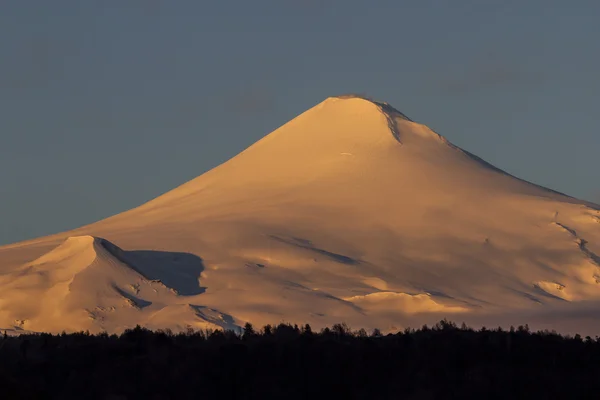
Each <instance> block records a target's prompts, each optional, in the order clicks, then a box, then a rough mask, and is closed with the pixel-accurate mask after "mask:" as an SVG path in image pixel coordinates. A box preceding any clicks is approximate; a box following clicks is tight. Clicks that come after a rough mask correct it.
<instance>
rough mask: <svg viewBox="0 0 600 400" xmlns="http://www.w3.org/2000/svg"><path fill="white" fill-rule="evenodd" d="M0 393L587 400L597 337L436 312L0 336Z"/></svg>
mask: <svg viewBox="0 0 600 400" xmlns="http://www.w3.org/2000/svg"><path fill="white" fill-rule="evenodd" d="M0 398H2V399H46V398H48V399H216V398H219V399H285V400H291V399H307V398H312V399H321V398H323V399H515V398H517V399H518V398H528V399H580V398H589V399H592V398H594V399H595V398H600V340H599V339H598V337H596V338H590V337H586V338H582V337H580V336H575V337H563V336H561V335H558V334H557V333H555V332H548V331H544V332H536V333H533V332H530V331H529V329H528V327H527V326H525V327H518V328H517V329H513V328H511V329H510V330H509V331H506V330H502V329H500V328H498V329H493V330H490V329H485V328H482V329H481V330H479V331H476V330H473V329H470V328H468V327H466V326H464V325H463V326H462V327H460V328H459V327H457V326H456V325H455V324H454V323H452V322H448V321H446V320H444V321H441V322H440V323H438V324H436V325H435V326H434V327H431V328H429V327H427V326H424V327H422V328H421V329H418V330H411V329H407V330H405V331H402V332H398V333H396V334H388V335H382V334H381V332H379V331H377V330H375V331H374V332H370V333H368V332H366V331H364V330H360V331H356V332H355V331H351V330H350V329H349V328H348V327H347V326H346V325H344V324H338V325H334V326H333V327H331V328H326V329H323V330H321V331H320V332H313V331H312V329H311V328H310V326H308V325H307V326H303V327H298V326H293V325H289V324H280V325H278V326H265V327H264V328H263V329H261V330H259V331H257V330H255V329H254V328H253V327H252V326H251V325H250V324H247V325H246V327H245V329H244V332H243V334H236V333H234V332H231V331H225V332H223V331H194V330H191V329H190V330H189V331H188V332H185V333H179V334H173V333H171V332H170V331H168V330H167V331H157V332H152V331H149V330H146V329H144V328H140V327H136V328H135V329H130V330H127V331H125V332H124V333H123V334H121V335H108V334H99V335H91V334H89V333H85V332H82V333H75V334H62V335H50V334H37V335H22V336H19V337H9V336H6V335H4V337H2V338H0Z"/></svg>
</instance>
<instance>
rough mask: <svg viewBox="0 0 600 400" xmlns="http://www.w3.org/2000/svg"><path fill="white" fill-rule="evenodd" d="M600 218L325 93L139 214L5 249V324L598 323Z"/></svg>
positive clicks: (383, 113)
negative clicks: (255, 140)
mask: <svg viewBox="0 0 600 400" xmlns="http://www.w3.org/2000/svg"><path fill="white" fill-rule="evenodd" d="M599 221H600V211H599V207H598V206H597V205H594V204H591V203H586V202H584V201H580V200H577V199H574V198H572V197H569V196H566V195H564V194H561V193H557V192H554V191H552V190H549V189H546V188H543V187H540V186H537V185H534V184H532V183H529V182H526V181H523V180H521V179H518V178H516V177H513V176H511V175H509V174H507V173H505V172H503V171H501V170H499V169H497V168H495V167H493V166H492V165H490V164H488V163H486V162H485V161H483V160H481V159H480V158H478V157H476V156H474V155H472V154H470V153H468V152H466V151H463V150H461V149H460V148H458V147H456V146H454V145H452V144H451V143H449V142H448V141H447V140H446V139H445V138H443V137H442V136H440V135H438V134H437V133H435V132H433V131H432V130H431V129H429V128H427V127H426V126H424V125H421V124H418V123H416V122H413V121H411V120H410V119H409V118H407V117H406V116H405V115H403V114H402V113H400V112H398V111H397V110H395V109H394V108H393V107H391V106H390V105H388V104H386V103H379V102H374V101H371V100H368V99H365V98H361V97H357V96H343V97H332V98H328V99H326V100H325V101H323V102H322V103H320V104H318V105H317V106H315V107H313V108H311V109H310V110H308V111H306V112H304V113H303V114H301V115H299V116H298V117H296V118H295V119H293V120H292V121H290V122H288V123H287V124H285V125H283V126H282V127H280V128H278V129H277V130H275V131H274V132H272V133H271V134H269V135H267V136H265V137H264V138H263V139H261V140H259V141H258V142H257V143H255V144H254V145H252V146H250V147H249V148H248V149H246V150H244V151H243V152H242V153H240V154H238V155H237V156H235V157H234V158H232V159H230V160H229V161H227V162H225V163H224V164H222V165H220V166H218V167H216V168H214V169H213V170H211V171H209V172H207V173H205V174H203V175H201V176H199V177H198V178H196V179H194V180H192V181H190V182H187V183H185V184H184V185H182V186H180V187H178V188H176V189H174V190H172V191H170V192H168V193H166V194H164V195H162V196H160V197H158V198H156V199H154V200H152V201H150V202H148V203H146V204H143V205H141V206H140V207H138V208H135V209H132V210H129V211H126V212H124V213H121V214H118V215H115V216H113V217H111V218H108V219H105V220H102V221H99V222H96V223H94V224H91V225H88V226H84V227H81V228H78V229H75V230H73V231H69V232H64V233H59V234H56V235H52V236H48V237H43V238H39V239H35V240H30V241H26V242H21V243H17V244H13V245H8V246H4V247H0V329H9V330H15V331H17V330H24V331H51V332H59V331H62V330H66V331H77V330H86V329H89V330H90V331H92V332H97V331H101V330H107V331H109V332H118V331H121V330H123V329H125V328H128V327H132V326H135V325H136V324H140V325H143V326H147V327H149V328H171V329H173V330H181V329H185V328H186V327H188V326H191V327H194V328H202V327H222V328H227V329H237V328H238V327H239V326H241V325H243V324H244V323H245V322H246V321H250V322H252V323H254V324H255V325H258V326H260V325H263V324H267V323H271V324H273V323H278V322H282V321H285V322H291V323H298V324H301V323H302V324H304V323H309V324H311V325H313V326H314V327H317V328H318V327H322V326H325V325H331V324H334V323H338V322H346V323H348V324H349V325H350V326H351V327H353V328H360V327H364V328H380V329H382V330H384V331H386V330H397V329H400V328H402V327H405V326H412V327H417V326H419V325H420V324H422V323H432V322H435V321H438V320H439V319H440V318H444V317H446V318H448V319H451V320H455V321H467V322H468V323H471V324H487V325H490V324H493V325H496V326H497V325H509V324H519V323H529V324H530V325H532V326H534V327H536V326H537V327H540V328H546V327H550V328H556V329H559V330H562V331H564V332H575V331H577V332H586V331H589V330H593V329H598V328H599V327H600V322H599V321H596V318H593V316H594V314H596V313H597V312H600V301H599V300H600V223H599Z"/></svg>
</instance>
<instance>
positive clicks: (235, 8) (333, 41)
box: [0, 0, 600, 244]
mask: <svg viewBox="0 0 600 400" xmlns="http://www.w3.org/2000/svg"><path fill="white" fill-rule="evenodd" d="M0 8H1V11H0V183H1V184H0V244H3V243H11V242H16V241H20V240H24V239H28V238H33V237H37V236H41V235H46V234H51V233H56V232H60V231H64V230H68V229H72V228H76V227H79V226H82V225H85V224H88V223H91V222H94V221H97V220H100V219H103V218H105V217H108V216H111V215H114V214H116V213H119V212H122V211H125V210H128V209H130V208H134V207H136V206H138V205H140V204H142V203H144V202H146V201H148V200H150V199H152V198H154V197H156V196H158V195H160V194H162V193H164V192H166V191H168V190H170V189H173V188H175V187H176V186H178V185H180V184H182V183H184V182H186V181H188V180H190V179H192V178H195V177H196V176H198V175H201V174H202V173H204V172H206V171H207V170H209V169H211V168H213V167H215V166H217V165H218V164H220V163H222V162H224V161H226V160H227V159H229V158H231V157H233V156H234V155H236V154H237V153H238V152H240V151H241V150H243V149H244V148H246V147H248V146H249V145H251V144H252V143H253V142H255V141H256V140H258V139H260V138H261V137H262V136H264V135H266V134H268V133H269V132H271V131H273V130H274V129H276V128H277V127H279V126H281V125H282V124H284V123H285V122H287V121H288V120H290V119H291V118H293V117H295V116H296V115H298V114H300V113H302V112H304V111H305V110H307V109H309V108H311V107H312V106H314V105H316V104H318V103H319V102H321V101H322V100H324V99H325V98H327V97H330V96H335V95H339V94H346V93H359V94H366V95H368V96H370V97H373V98H375V99H377V100H379V101H386V102H388V103H390V104H392V105H393V106H394V107H395V108H396V109H398V110H400V111H401V112H403V113H404V114H406V115H408V116H409V117H410V118H411V119H413V120H416V121H418V122H421V123H424V124H426V125H428V126H429V127H431V128H432V129H434V130H435V131H436V132H438V133H440V134H442V135H444V136H445V137H446V138H448V139H449V140H450V141H452V142H453V143H454V144H456V145H458V146H460V147H462V148H464V149H466V150H468V151H470V152H472V153H474V154H476V155H478V156H480V157H482V158H484V159H485V160H486V161H488V162H491V163H492V164H494V165H496V166H497V167H500V168H502V169H504V170H506V171H507V172H509V173H511V174H514V175H517V176H519V177H521V178H524V179H527V180H530V181H533V182H535V183H538V184H541V185H543V186H547V187H550V188H552V189H555V190H559V191H561V192H565V193H568V194H570V195H572V196H575V197H579V198H582V199H586V200H591V201H596V202H599V203H600V179H599V177H600V173H599V171H600V119H598V113H599V111H598V106H599V105H600V74H598V71H600V24H599V23H598V17H599V16H600V2H598V1H597V0H571V1H563V0H526V1H524V0H488V1H486V0H452V1H450V0H405V1H400V0H370V1H367V0H322V1H319V0H254V1H247V0H229V1H228V0H223V1H198V0H169V1H166V0H162V1H161V0H95V1H94V0H90V1H81V0H52V1H48V0H38V1H35V0H3V1H2V6H1V7H0Z"/></svg>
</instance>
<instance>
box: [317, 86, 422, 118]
mask: <svg viewBox="0 0 600 400" xmlns="http://www.w3.org/2000/svg"><path fill="white" fill-rule="evenodd" d="M332 99H338V100H351V99H356V100H363V101H366V102H368V103H371V104H373V105H375V106H376V107H377V108H379V110H380V111H381V112H382V113H384V114H386V115H388V116H395V117H401V118H402V119H404V120H407V121H410V122H414V121H413V120H412V119H410V118H408V117H407V116H406V115H405V114H404V113H402V112H400V111H398V110H397V109H395V108H394V107H393V106H392V105H390V104H389V103H387V102H384V101H378V100H375V99H373V98H372V97H370V96H367V95H362V94H354V93H350V94H343V95H339V96H332V97H329V98H327V100H332Z"/></svg>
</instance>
